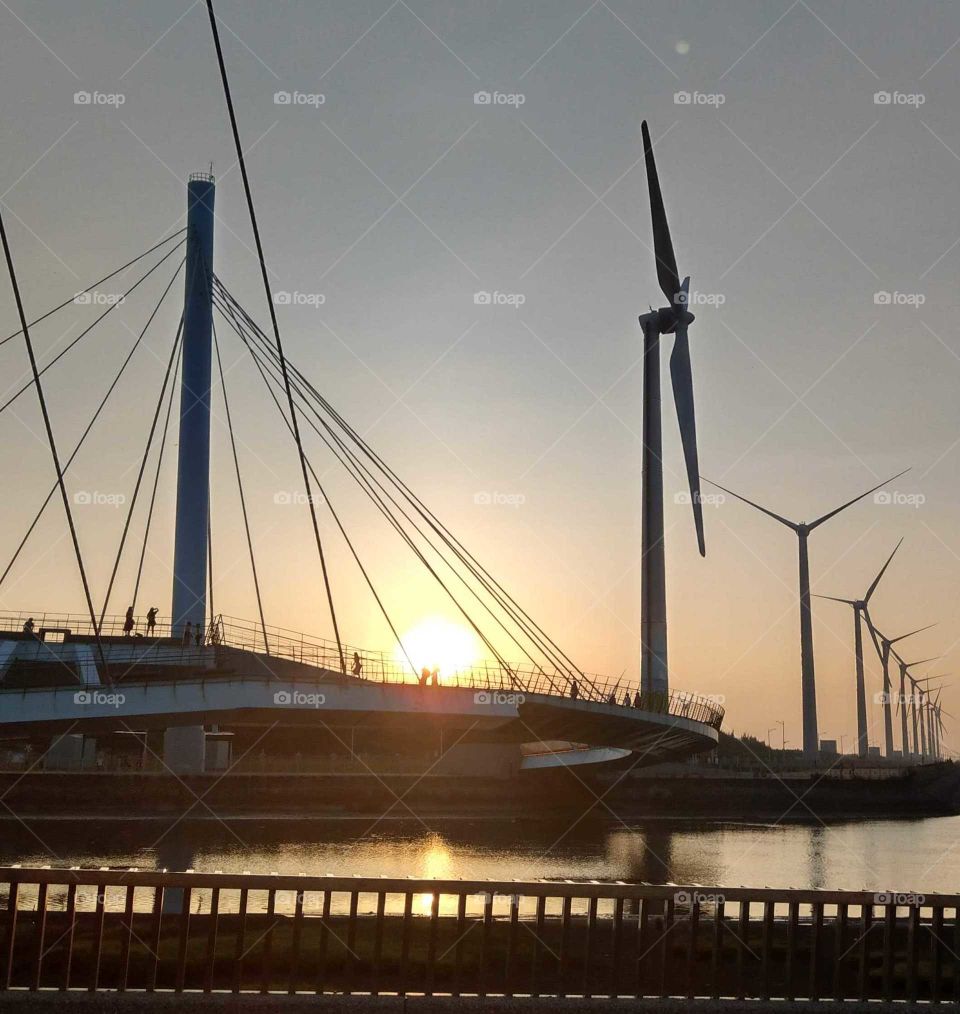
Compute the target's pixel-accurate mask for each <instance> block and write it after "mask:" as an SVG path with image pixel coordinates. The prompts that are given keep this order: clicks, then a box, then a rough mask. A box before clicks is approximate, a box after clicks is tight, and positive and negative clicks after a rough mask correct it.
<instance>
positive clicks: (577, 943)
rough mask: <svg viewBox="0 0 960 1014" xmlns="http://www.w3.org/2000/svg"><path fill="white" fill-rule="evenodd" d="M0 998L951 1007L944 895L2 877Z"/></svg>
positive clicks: (156, 876) (953, 955)
mask: <svg viewBox="0 0 960 1014" xmlns="http://www.w3.org/2000/svg"><path fill="white" fill-rule="evenodd" d="M0 901H2V903H3V908H4V909H5V911H0V918H2V926H3V935H2V937H0V988H2V989H10V988H17V989H26V990H39V989H55V990H56V989H59V990H72V989H85V990H94V991H95V990H117V991H121V992H122V991H126V990H145V991H147V992H151V991H155V990H170V991H176V992H185V991H189V992H208V993H209V992H211V991H218V992H220V991H226V992H233V993H240V992H259V993H291V994H292V993H300V992H308V993H325V992H340V993H368V994H369V993H373V994H383V993H391V994H402V995H406V994H428V995H430V994H447V995H454V996H460V995H479V996H487V995H505V996H523V995H526V996H551V997H553V996H590V997H611V998H613V997H622V996H634V997H691V998H692V997H714V998H718V997H737V998H745V999H758V1000H766V999H771V998H784V999H789V1000H794V999H796V1000H814V1001H815V1000H823V999H836V1000H849V999H858V1000H887V1001H890V1000H925V1001H930V1002H932V1003H937V1002H945V1001H956V1000H958V999H960V919H958V904H960V897H958V896H957V895H949V896H946V895H937V896H927V897H923V896H921V895H910V894H892V893H890V894H872V893H866V892H841V891H806V890H797V891H794V890H786V889H784V890H775V889H767V888H764V889H752V888H721V887H717V888H704V887H699V886H698V887H693V886H691V887H676V886H651V885H647V884H626V883H621V882H617V883H598V882H596V881H591V882H570V881H563V882H546V881H534V882H524V883H520V882H516V881H489V882H488V881H456V880H413V879H410V880H403V879H393V880H388V879H376V878H337V877H289V876H277V875H251V874H239V875H238V874H221V873H193V872H188V873H166V872H137V871H122V870H79V869H72V870H51V869H20V868H0Z"/></svg>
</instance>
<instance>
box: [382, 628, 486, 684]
mask: <svg viewBox="0 0 960 1014" xmlns="http://www.w3.org/2000/svg"><path fill="white" fill-rule="evenodd" d="M403 648H406V649H407V653H408V654H409V656H410V661H412V662H413V664H414V666H415V667H416V670H417V672H418V673H419V672H420V671H421V670H422V669H429V670H431V672H432V671H433V670H434V669H439V670H440V676H441V678H443V677H444V676H446V675H448V674H450V673H452V672H455V671H456V670H457V669H467V668H469V667H470V666H472V665H475V664H476V663H477V661H479V659H480V641H479V639H478V638H477V636H476V634H474V632H473V631H472V630H471V629H470V628H469V627H465V626H462V625H461V624H459V623H454V622H452V621H450V620H448V619H445V618H444V617H442V616H429V617H427V618H426V619H424V620H421V621H420V622H419V623H418V624H417V625H416V626H414V627H411V628H410V630H408V631H407V632H406V633H405V634H404V635H403V647H401V646H400V645H399V644H398V645H397V647H396V651H395V655H396V658H397V661H399V662H404V663H405V662H406V661H407V658H406V656H405V655H404V652H403Z"/></svg>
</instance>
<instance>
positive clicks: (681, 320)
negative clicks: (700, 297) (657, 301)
mask: <svg viewBox="0 0 960 1014" xmlns="http://www.w3.org/2000/svg"><path fill="white" fill-rule="evenodd" d="M681 295H683V293H681ZM696 319H697V317H696V314H693V313H691V312H690V311H689V310H688V309H687V308H686V307H684V306H682V305H677V306H661V307H660V308H659V309H658V310H653V309H651V311H650V312H649V313H645V314H644V315H643V316H642V317H641V318H640V323H641V324H646V323H652V324H653V325H655V327H656V329H657V330H658V331H659V332H660V334H675V333H676V330H677V328H678V327H689V326H690V325H691V324H692V323H693V322H694V321H695V320H696Z"/></svg>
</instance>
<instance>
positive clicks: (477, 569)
mask: <svg viewBox="0 0 960 1014" xmlns="http://www.w3.org/2000/svg"><path fill="white" fill-rule="evenodd" d="M218 284H219V291H220V293H221V295H222V296H225V297H226V298H227V299H229V301H230V303H231V305H232V306H233V307H236V308H237V309H238V310H239V311H240V313H241V314H242V315H243V317H244V318H245V320H246V321H247V322H248V324H249V326H250V327H251V330H253V331H254V332H255V333H256V332H259V338H260V340H261V341H262V342H263V343H264V348H265V349H266V350H267V351H270V350H269V343H268V342H267V341H266V339H265V336H263V334H262V332H260V330H259V328H258V327H257V326H256V324H255V322H253V321H252V320H250V317H249V314H247V313H246V311H245V310H243V308H242V306H240V305H239V304H238V303H237V301H236V300H235V298H234V297H232V296H231V295H230V294H229V292H227V290H226V289H225V287H224V286H223V284H222V283H220V282H219V280H218ZM291 371H292V373H293V374H294V375H295V376H296V377H297V378H298V379H299V380H301V381H302V382H303V383H305V384H306V385H307V387H308V388H311V389H312V385H310V384H309V382H308V381H306V379H305V378H304V377H303V374H302V373H301V372H300V371H299V370H297V368H296V366H294V365H293V364H291ZM298 393H299V394H300V396H301V398H305V397H306V396H305V395H304V393H303V391H302V390H298ZM308 407H309V405H308ZM313 411H314V412H315V414H316V410H315V409H313ZM317 418H318V419H319V420H320V422H321V424H322V425H323V426H324V428H325V429H326V430H327V432H328V433H330V435H331V437H332V438H333V439H334V440H335V441H336V442H337V444H338V446H339V447H340V448H341V450H342V451H343V453H344V454H346V455H347V456H349V457H350V459H351V461H352V462H353V464H354V466H355V467H356V468H358V469H361V470H362V471H363V472H364V473H365V475H366V476H367V477H369V480H372V482H374V483H375V484H376V485H377V486H378V487H379V489H380V490H382V491H383V492H384V494H385V495H386V496H387V497H388V498H389V500H390V502H391V503H392V504H393V505H394V507H396V508H397V509H398V510H399V511H400V512H401V513H402V515H403V516H404V518H405V519H406V520H407V522H408V523H409V524H411V525H412V526H413V528H414V530H415V531H417V533H418V534H419V535H420V536H421V538H423V539H424V540H425V541H426V542H427V544H428V545H430V546H431V548H432V549H433V550H434V552H436V553H437V554H438V555H439V556H440V557H441V559H442V560H444V562H445V563H446V565H447V566H448V567H449V568H450V569H451V571H453V573H454V574H455V575H456V576H457V578H458V579H459V580H460V582H461V583H462V584H463V585H464V586H465V587H466V588H467V589H468V590H469V591H470V593H471V594H472V595H473V597H474V598H476V599H477V601H479V602H480V603H481V605H483V607H484V609H485V610H486V611H487V612H488V613H489V614H490V615H491V616H492V617H493V618H494V620H495V621H496V622H497V624H498V625H499V626H500V627H501V629H503V630H504V631H505V632H506V633H507V635H508V636H509V637H510V638H511V640H512V641H513V642H514V643H515V644H517V646H518V647H519V648H520V649H521V651H523V653H524V654H525V655H526V657H527V658H528V659H529V660H530V661H531V662H532V663H533V665H534V666H536V667H537V668H538V669H539V670H540V672H541V673H542V674H543V675H544V676H546V678H547V679H548V680H550V676H549V674H547V673H546V672H545V671H544V670H543V668H542V667H541V666H540V665H539V664H538V663H537V661H536V660H535V659H534V658H533V657H532V656H531V655H530V653H529V651H528V650H527V649H526V648H525V647H524V646H523V645H522V644H521V643H520V642H519V641H517V638H516V636H515V635H514V634H513V632H512V631H510V630H509V629H508V628H507V627H506V626H505V625H504V623H503V622H502V620H501V619H500V618H499V617H498V616H497V615H496V614H495V613H494V612H493V610H492V609H491V608H490V606H489V604H488V603H486V602H485V601H484V600H483V599H482V598H481V597H480V596H479V594H478V593H477V591H476V589H474V588H473V587H472V586H471V585H470V584H469V582H467V581H466V580H465V578H464V577H463V575H462V574H461V573H460V572H459V571H458V570H457V569H456V568H455V567H454V566H453V564H452V563H451V562H450V561H449V560H448V559H447V558H446V557H445V556H444V555H443V553H442V552H441V550H440V549H439V548H438V547H437V546H435V545H433V543H432V542H431V540H430V538H429V536H428V535H426V533H425V532H424V531H423V530H422V529H420V527H419V526H418V525H417V523H416V522H415V521H414V520H413V519H412V518H411V517H410V515H409V514H408V513H407V511H406V509H405V508H404V507H403V506H402V505H401V504H398V503H397V501H396V499H395V498H394V497H393V496H392V495H391V494H390V493H389V492H388V491H387V490H385V489H384V487H383V485H382V483H380V481H379V480H378V479H376V477H375V476H373V475H372V473H370V471H369V469H368V468H367V467H366V466H365V465H364V464H363V462H361V461H358V460H357V458H356V456H355V455H354V454H353V452H352V451H351V450H350V449H349V448H348V447H347V446H345V445H344V444H343V441H342V439H341V438H340V437H339V435H338V434H336V433H335V432H334V431H333V430H332V429H331V428H330V426H329V424H328V423H327V422H326V420H325V419H324V418H323V417H322V416H320V415H319V414H317ZM341 424H342V425H344V427H345V428H348V427H347V426H346V424H345V423H341ZM311 425H313V424H312V422H311ZM313 428H314V429H316V427H315V426H314V427H313ZM319 435H320V436H321V439H323V435H322V434H319ZM354 437H355V440H356V441H357V442H360V443H362V441H361V440H360V438H359V436H357V435H356V434H354ZM324 442H325V443H327V441H326V440H324ZM328 447H329V444H328ZM331 450H333V448H331ZM334 453H335V454H336V452H335V451H334ZM370 454H373V452H372V451H371V452H370ZM337 457H338V458H339V460H341V463H342V464H344V466H345V467H348V466H347V465H346V462H344V461H343V459H342V457H340V455H337ZM374 457H375V455H374ZM348 470H349V469H348ZM381 471H384V469H383V468H381ZM385 474H386V472H385ZM391 475H392V473H391ZM354 478H356V479H357V481H358V482H361V485H364V486H366V487H368V486H369V482H368V481H367V482H365V481H364V480H361V479H360V478H358V477H357V476H356V475H354ZM388 478H391V476H388ZM391 481H392V482H393V484H394V485H395V486H397V487H398V489H399V490H400V492H401V494H402V493H403V488H401V487H402V483H400V482H399V480H398V479H397V477H396V476H392V479H391ZM366 492H367V494H368V496H371V498H372V497H373V496H375V494H373V493H372V491H371V490H370V489H369V488H366ZM408 492H410V491H408ZM405 499H407V500H408V501H410V502H411V504H412V506H414V509H416V510H417V512H418V513H419V514H420V515H421V517H423V518H424V520H425V521H426V522H427V524H428V525H429V526H430V527H431V529H432V530H433V531H434V532H435V533H436V534H437V535H438V536H439V537H440V538H441V539H442V540H443V542H444V544H445V545H446V546H447V547H448V549H449V550H450V551H451V552H453V553H454V555H455V556H456V557H457V559H458V560H459V561H460V562H461V564H463V565H464V566H465V567H466V568H467V570H468V571H469V572H470V573H471V574H472V576H473V577H474V578H475V579H476V580H477V581H478V583H479V584H480V585H481V586H482V587H483V588H484V590H485V591H486V592H487V593H488V594H489V595H490V596H491V597H492V598H493V599H494V601H496V602H497V604H498V605H499V606H500V607H501V608H502V609H503V610H504V611H505V612H506V613H507V615H508V616H509V617H510V618H511V619H512V620H513V622H514V623H516V624H517V626H518V627H519V628H520V629H521V630H522V631H523V633H524V634H525V636H527V637H528V638H529V639H530V641H531V643H533V644H534V645H535V646H536V648H537V650H539V651H541V652H542V653H543V654H544V656H545V657H546V658H547V659H548V660H549V662H550V664H551V665H552V666H553V667H554V668H555V669H556V670H557V671H558V672H559V673H564V670H566V669H567V666H565V665H564V664H563V662H561V661H560V658H561V657H562V658H566V656H565V653H563V652H562V651H560V649H559V648H558V647H557V646H556V645H555V644H553V642H552V639H550V638H549V637H548V636H546V635H545V634H542V632H541V631H540V630H539V627H538V626H537V625H536V624H535V623H534V622H533V621H532V619H530V618H529V617H528V616H527V614H526V613H525V612H524V611H523V610H522V609H521V608H520V607H519V606H518V605H516V603H515V602H514V601H513V600H512V598H511V597H510V596H509V594H508V593H506V592H505V590H504V589H502V586H499V583H498V582H496V581H495V579H493V578H492V575H489V573H488V572H486V571H485V570H484V568H482V567H481V566H480V565H479V564H478V563H476V561H475V560H473V558H472V556H471V555H470V554H469V553H468V552H466V550H465V548H464V547H462V545H460V544H459V543H458V541H457V540H456V539H455V538H454V537H453V536H452V534H451V533H450V532H449V530H447V529H445V528H444V527H443V526H442V524H441V523H440V522H439V521H438V520H437V519H436V518H435V516H433V515H432V514H430V513H429V511H428V509H427V508H426V507H425V505H423V504H422V502H419V501H418V500H417V498H416V497H415V494H412V492H410V495H407V496H405ZM414 500H416V501H417V502H416V503H414V502H413V501H414ZM379 506H380V507H381V510H382V512H383V513H384V514H385V516H387V517H388V520H391V522H392V523H394V522H393V519H391V518H390V516H389V513H388V510H387V509H386V508H384V507H383V505H382V503H381V504H380V505H379ZM428 515H429V516H428ZM438 526H439V527H438ZM398 531H399V529H398ZM401 534H402V533H401ZM484 575H486V576H484ZM524 617H526V621H525V620H524ZM538 632H539V633H541V635H542V638H541V636H538ZM548 645H552V648H553V650H551V648H550V647H548ZM555 652H556V653H557V654H555ZM567 662H568V663H569V665H570V666H571V667H572V669H573V670H574V671H576V672H577V673H578V675H580V676H581V678H582V679H583V680H584V681H585V682H586V683H587V684H588V685H590V686H592V685H593V684H592V681H591V680H590V679H589V678H588V677H586V676H585V675H584V674H583V673H582V672H581V671H580V669H579V667H577V666H575V665H574V664H573V663H572V661H570V660H569V658H567ZM565 676H566V678H567V679H568V680H569V679H570V674H569V672H567V673H565ZM551 683H552V680H551Z"/></svg>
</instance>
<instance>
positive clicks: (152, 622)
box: [147, 606, 157, 634]
mask: <svg viewBox="0 0 960 1014" xmlns="http://www.w3.org/2000/svg"><path fill="white" fill-rule="evenodd" d="M156 629H157V607H156V606H151V607H150V608H149V609H148V610H147V633H148V634H153V632H154V631H155V630H156Z"/></svg>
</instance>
